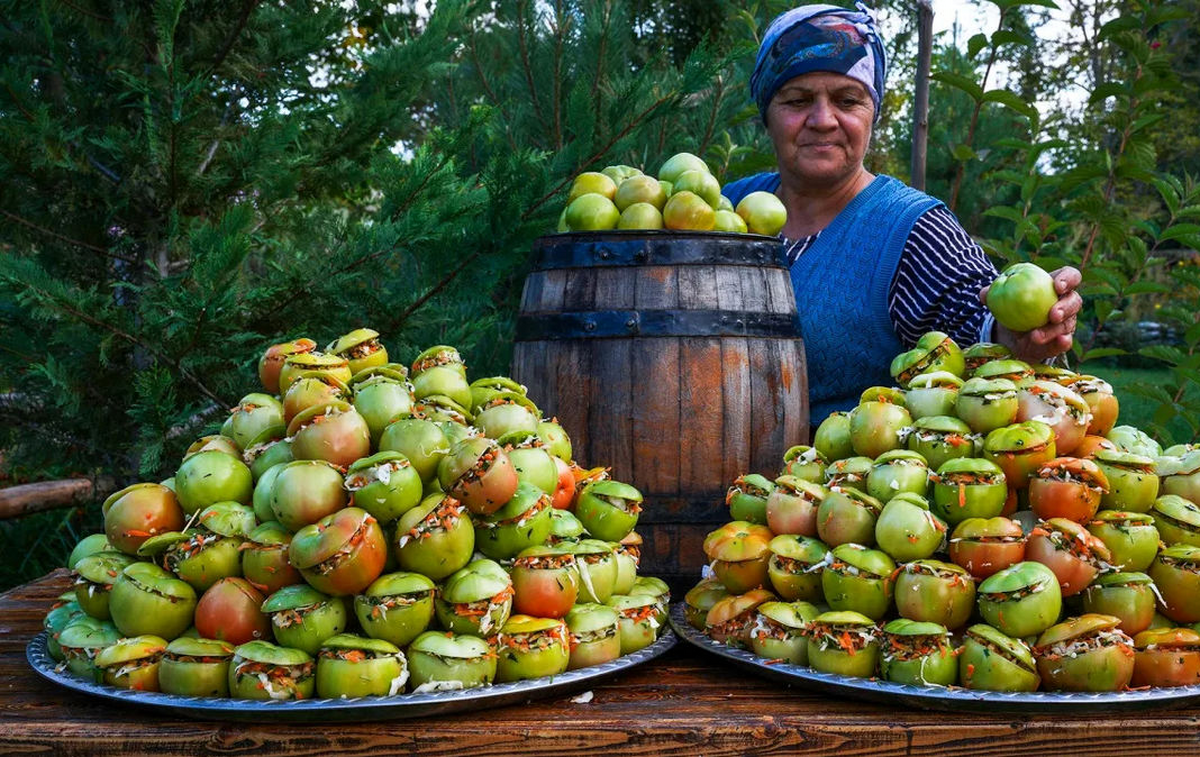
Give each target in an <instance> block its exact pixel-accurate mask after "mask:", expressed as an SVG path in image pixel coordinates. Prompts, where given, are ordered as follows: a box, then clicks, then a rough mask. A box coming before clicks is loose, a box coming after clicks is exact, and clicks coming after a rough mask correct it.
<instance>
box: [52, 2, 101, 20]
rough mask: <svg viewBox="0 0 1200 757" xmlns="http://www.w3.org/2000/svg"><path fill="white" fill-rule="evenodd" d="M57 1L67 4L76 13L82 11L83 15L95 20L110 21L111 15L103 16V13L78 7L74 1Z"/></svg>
mask: <svg viewBox="0 0 1200 757" xmlns="http://www.w3.org/2000/svg"><path fill="white" fill-rule="evenodd" d="M58 2H60V3H62V4H63V5H65V6H67V7H68V8H70V9H71V10H73V11H75V12H76V13H82V14H83V15H85V16H90V17H91V18H94V19H96V20H97V21H103V22H105V23H112V17H111V16H105V15H103V14H101V13H96V12H95V11H90V10H88V9H87V8H80V7H79V6H78V5H76V4H75V3H72V2H70V0H58Z"/></svg>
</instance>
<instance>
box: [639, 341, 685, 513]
mask: <svg viewBox="0 0 1200 757" xmlns="http://www.w3.org/2000/svg"><path fill="white" fill-rule="evenodd" d="M632 341H633V351H632V361H633V364H632V368H631V372H632V373H634V374H635V375H636V377H637V385H636V386H634V387H631V391H632V392H633V393H634V397H635V399H634V400H633V408H632V410H633V412H632V416H631V421H632V432H633V438H632V440H631V442H632V445H633V456H632V462H633V476H632V478H631V479H630V481H631V482H633V483H635V485H636V486H637V487H638V488H640V489H641V490H642V494H643V496H644V497H646V511H645V512H643V514H642V517H648V518H653V517H654V508H656V507H658V506H659V504H658V503H659V502H660V501H661V500H662V499H663V498H665V497H676V496H678V494H679V480H680V473H679V470H680V462H679V460H680V439H681V438H682V436H683V433H684V430H683V429H682V428H681V424H680V413H679V401H680V400H679V392H680V386H679V383H680V382H679V355H680V351H681V350H682V349H686V343H687V342H690V341H691V340H690V339H688V338H676V337H663V338H657V339H634V340H632Z"/></svg>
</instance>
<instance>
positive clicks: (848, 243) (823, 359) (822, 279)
mask: <svg viewBox="0 0 1200 757" xmlns="http://www.w3.org/2000/svg"><path fill="white" fill-rule="evenodd" d="M778 188H779V174H778V173H762V174H756V175H754V176H749V177H747V178H745V179H739V180H738V181H735V182H731V183H729V184H726V185H725V186H724V187H723V188H722V192H723V194H724V195H725V196H726V197H728V198H729V200H730V202H732V203H733V204H734V206H735V207H736V206H737V204H738V202H739V201H741V199H742V198H743V197H745V196H746V195H748V194H750V193H751V192H757V191H764V192H775V191H776V190H777V189H778ZM941 204H942V203H941V202H940V201H939V200H937V199H934V198H933V197H930V196H929V195H927V194H925V193H924V192H920V191H918V190H916V189H913V188H912V187H909V186H906V185H905V184H904V183H902V182H900V181H898V180H896V179H893V178H892V177H890V176H877V177H876V178H875V180H874V181H872V182H871V183H870V184H869V185H867V187H866V189H864V190H863V191H861V192H859V193H858V195H857V196H856V197H855V198H854V199H853V200H851V201H850V204H849V205H847V206H846V207H845V208H843V209H842V212H840V213H838V215H837V217H836V218H834V219H833V221H832V222H831V223H830V224H829V225H828V226H826V227H825V228H824V229H823V230H822V231H821V235H820V236H819V237H817V241H816V242H814V243H813V245H812V246H811V247H809V248H808V249H807V250H805V251H804V254H803V255H801V256H800V257H799V258H798V259H797V260H796V262H795V263H794V264H793V265H792V268H791V276H792V288H793V289H794V290H795V292H796V309H797V310H798V311H799V313H800V330H801V331H800V333H801V336H802V337H803V339H804V350H805V356H806V359H807V363H808V391H809V417H810V418H811V419H812V423H813V425H817V424H819V423H820V422H821V421H823V420H824V419H825V418H826V417H827V416H828V415H829V414H830V413H831V412H834V411H836V410H849V409H850V408H852V407H853V406H854V405H856V404H857V403H858V397H859V395H860V394H861V393H862V391H863V390H864V389H866V388H867V387H869V386H876V385H883V386H890V385H892V383H893V381H892V377H891V374H890V372H889V370H888V369H889V366H890V365H891V362H892V358H894V357H895V356H896V355H897V354H899V353H900V352H901V351H902V350H904V349H905V348H904V346H903V345H902V344H901V343H900V340H899V338H897V336H896V330H895V327H894V326H893V325H892V318H891V315H890V314H889V312H888V292H889V290H890V289H891V285H892V278H893V277H894V276H895V274H896V265H897V264H898V263H899V262H900V253H901V252H902V251H903V250H904V245H905V242H907V240H908V235H909V233H910V232H911V231H912V227H913V224H914V223H915V222H916V220H917V219H918V218H920V217H921V214H923V213H925V212H926V211H928V210H930V209H932V208H935V207H937V206H938V205H941Z"/></svg>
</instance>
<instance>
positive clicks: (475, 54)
mask: <svg viewBox="0 0 1200 757" xmlns="http://www.w3.org/2000/svg"><path fill="white" fill-rule="evenodd" d="M467 37H468V39H469V44H468V49H469V50H470V51H471V61H472V62H473V63H474V64H475V73H477V74H478V75H479V83H480V85H482V86H483V91H484V92H485V93H486V94H487V96H488V99H489V100H491V101H492V105H493V106H494V107H495V108H496V110H497V111H499V112H500V117H501V118H502V119H503V120H504V136H505V138H507V139H508V144H509V146H510V147H512V149H513V152H516V151H517V150H518V149H519V148H518V147H517V143H516V140H514V139H513V136H512V129H511V128H510V123H511V119H510V118H509V115H508V114H507V113H505V112H504V103H502V102H500V98H499V97H496V92H495V90H493V89H492V85H491V84H490V83H488V78H487V74H485V73H484V72H483V66H482V65H480V63H479V51H478V49H477V48H476V46H475V27H473V26H472V27H471V31H470V32H469V33H468V35H467Z"/></svg>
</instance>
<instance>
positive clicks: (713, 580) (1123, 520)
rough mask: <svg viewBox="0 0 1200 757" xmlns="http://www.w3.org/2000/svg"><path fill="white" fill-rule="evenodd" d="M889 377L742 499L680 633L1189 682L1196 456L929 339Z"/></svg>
mask: <svg viewBox="0 0 1200 757" xmlns="http://www.w3.org/2000/svg"><path fill="white" fill-rule="evenodd" d="M1053 301H1054V300H1053V299H1051V300H1050V301H1049V302H1050V304H1053ZM891 374H892V376H893V377H894V379H895V381H896V383H897V384H898V385H899V386H877V387H871V388H870V389H868V390H866V391H865V392H863V394H862V397H861V400H860V402H859V404H858V405H857V406H856V407H855V408H854V409H853V410H852V411H850V412H849V413H835V414H833V415H831V416H829V417H828V418H826V419H825V420H824V421H823V422H822V423H821V425H820V426H819V427H818V429H817V431H816V434H815V437H814V440H813V445H812V446H811V447H809V446H797V447H793V448H792V449H790V450H789V451H788V452H787V453H786V455H785V457H784V460H783V469H782V472H781V474H780V476H779V477H778V478H776V479H775V480H774V481H771V480H769V479H767V478H766V477H764V476H761V475H757V474H751V475H744V476H741V477H739V478H738V479H737V480H736V482H734V484H733V486H732V487H731V488H730V489H729V491H728V496H727V499H726V501H727V504H728V506H729V510H730V515H731V516H732V518H733V522H732V523H728V524H726V525H724V526H722V527H721V528H719V529H717V530H716V531H713V532H712V533H711V534H709V535H708V537H707V539H706V540H705V542H704V551H705V553H706V556H707V559H708V560H709V561H710V569H711V576H710V577H707V578H705V579H704V580H702V581H701V582H700V583H699V584H698V585H697V586H696V587H695V588H693V589H692V590H691V591H689V592H688V594H687V597H686V614H687V618H688V621H689V622H690V623H691V624H692V625H693V626H695V627H696V628H698V629H701V630H703V631H705V632H706V633H707V634H708V635H709V636H710V637H711V638H713V639H715V640H717V641H719V642H723V643H726V644H730V645H735V646H739V647H745V648H749V649H750V650H752V651H753V652H754V653H755V654H757V655H760V656H761V657H764V658H768V659H770V660H778V661H781V662H787V663H791V664H794V665H801V666H808V667H810V668H812V669H813V670H816V671H820V672H825V673H835V674H841V675H845V676H857V677H874V676H878V677H880V678H882V679H884V680H886V681H891V682H896V683H905V684H914V685H941V686H953V685H957V686H962V687H966V688H968V689H981V690H991V691H1035V690H1039V689H1040V690H1045V691H1100V692H1105V691H1120V690H1124V689H1129V688H1138V687H1149V686H1186V685H1196V684H1200V507H1197V504H1196V503H1197V502H1200V448H1197V447H1196V446H1191V445H1178V446H1175V447H1171V448H1169V449H1166V450H1163V449H1162V448H1161V447H1160V445H1159V444H1158V443H1156V442H1155V441H1154V440H1153V439H1151V438H1150V437H1148V436H1147V435H1146V434H1145V433H1143V432H1141V431H1140V430H1138V429H1136V428H1133V427H1131V426H1117V425H1115V424H1116V421H1117V412H1118V400H1117V397H1115V396H1114V395H1113V391H1112V387H1111V386H1110V385H1109V384H1107V383H1106V382H1104V381H1102V380H1100V379H1098V378H1096V377H1094V376H1088V375H1079V374H1076V373H1072V372H1070V371H1068V370H1064V369H1061V368H1056V367H1053V366H1049V365H1028V364H1026V363H1024V362H1021V361H1019V360H1014V359H1012V357H1011V353H1010V352H1009V351H1008V349H1006V348H1005V347H1002V346H1000V345H996V344H988V343H981V344H974V345H971V346H969V347H967V348H966V349H960V348H959V346H958V345H957V344H955V343H954V341H953V340H951V339H950V338H949V337H948V336H947V335H946V334H943V333H940V332H931V333H928V334H925V335H924V336H923V337H922V338H921V340H920V341H919V342H918V343H917V346H916V348H915V349H913V350H911V351H908V352H905V353H903V354H901V355H899V356H897V357H896V358H895V360H894V361H893V363H892V365H891Z"/></svg>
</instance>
